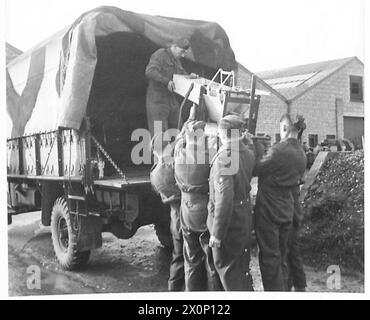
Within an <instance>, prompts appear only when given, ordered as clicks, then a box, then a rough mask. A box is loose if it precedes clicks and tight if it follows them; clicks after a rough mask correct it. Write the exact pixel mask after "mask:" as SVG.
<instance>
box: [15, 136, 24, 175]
mask: <svg viewBox="0 0 370 320" xmlns="http://www.w3.org/2000/svg"><path fill="white" fill-rule="evenodd" d="M17 140H18V157H19V162H18V163H19V170H18V171H19V174H24V170H23V140H22V138H18V139H17Z"/></svg>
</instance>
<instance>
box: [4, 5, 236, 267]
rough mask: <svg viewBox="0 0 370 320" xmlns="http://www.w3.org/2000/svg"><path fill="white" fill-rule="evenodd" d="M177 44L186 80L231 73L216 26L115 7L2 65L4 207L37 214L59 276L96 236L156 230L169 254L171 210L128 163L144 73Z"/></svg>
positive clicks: (96, 243)
mask: <svg viewBox="0 0 370 320" xmlns="http://www.w3.org/2000/svg"><path fill="white" fill-rule="evenodd" d="M178 37H186V38H188V39H189V40H190V43H191V51H190V52H189V53H188V55H187V56H186V57H185V59H184V60H183V61H182V63H183V65H184V67H185V69H186V70H187V71H188V72H189V73H191V72H194V73H196V74H198V75H200V76H203V77H206V78H211V77H212V76H213V75H214V74H215V72H216V71H217V70H218V69H219V68H222V69H225V70H232V69H233V68H234V66H235V58H234V53H233V51H232V49H231V47H230V44H229V40H228V37H227V35H226V33H225V31H224V30H223V29H222V28H221V27H220V26H219V25H218V24H216V23H211V22H204V21H192V20H185V19H177V18H167V17H161V16H149V15H144V14H137V13H133V12H128V11H124V10H121V9H118V8H115V7H100V8H97V9H94V10H91V11H89V12H86V13H84V14H83V15H81V16H80V17H79V18H78V19H77V20H76V21H75V22H74V23H73V24H72V25H70V26H68V27H67V28H65V29H63V30H61V31H59V32H58V33H57V34H55V35H54V36H52V37H51V38H49V39H46V40H45V41H43V42H42V43H40V44H38V45H37V46H35V47H34V48H32V49H31V50H29V51H26V52H25V53H23V54H22V55H20V56H19V57H17V58H16V59H14V60H12V61H11V62H10V63H8V65H7V66H6V76H7V116H8V119H7V128H8V139H7V181H8V208H9V210H11V211H10V212H12V213H13V214H16V213H20V212H29V211H35V210H41V223H42V224H43V225H44V226H51V234H52V243H53V247H54V251H55V255H56V258H57V260H58V262H59V263H60V265H61V266H62V267H63V268H65V269H69V270H72V269H76V268H79V267H82V266H84V265H85V264H86V263H87V262H88V259H89V255H90V251H91V250H92V249H95V248H98V247H100V246H101V245H102V232H111V233H113V234H114V235H115V236H116V237H118V238H120V239H127V238H130V237H132V236H133V235H134V234H135V232H136V231H137V229H138V228H139V227H141V226H143V225H148V224H154V225H155V229H156V232H157V235H158V238H159V240H160V242H161V243H162V244H163V245H166V246H171V237H170V233H169V209H168V207H167V206H165V205H163V204H162V203H161V201H160V198H159V196H157V195H156V194H155V193H154V192H153V191H152V188H151V185H150V179H149V174H150V168H151V165H150V164H148V163H144V164H141V163H135V162H133V160H132V158H131V155H132V152H133V149H134V148H135V146H137V144H138V143H139V142H140V141H133V136H132V134H133V132H134V131H135V130H136V129H139V128H147V119H146V109H145V95H146V88H147V80H146V78H145V67H146V65H147V63H148V61H149V59H150V56H151V54H152V53H153V52H154V51H155V50H157V49H158V48H160V47H166V46H169V44H170V43H171V42H172V41H173V40H174V39H175V38H178ZM179 98H180V97H179ZM180 101H181V99H180ZM184 117H187V115H186V112H185V113H184Z"/></svg>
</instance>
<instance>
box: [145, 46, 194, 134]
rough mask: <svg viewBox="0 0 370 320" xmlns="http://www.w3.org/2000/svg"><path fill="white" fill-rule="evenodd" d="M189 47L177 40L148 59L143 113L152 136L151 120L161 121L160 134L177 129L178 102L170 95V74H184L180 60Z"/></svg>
mask: <svg viewBox="0 0 370 320" xmlns="http://www.w3.org/2000/svg"><path fill="white" fill-rule="evenodd" d="M189 48H190V43H189V41H188V40H187V39H178V40H176V41H174V42H173V43H172V45H171V46H170V47H169V48H166V49H164V48H161V49H158V50H157V51H156V52H154V53H153V55H152V56H151V58H150V61H149V63H148V65H147V67H146V70H145V75H146V77H147V78H148V80H149V86H148V90H147V94H146V112H147V119H148V128H149V131H150V133H151V134H152V136H153V134H154V121H161V122H162V132H165V131H166V130H167V129H169V128H177V123H178V119H179V111H180V110H179V108H180V105H179V102H178V101H177V98H176V95H175V93H174V90H175V84H174V82H173V81H172V78H173V75H174V74H187V72H186V71H185V69H184V68H183V67H182V65H181V62H180V58H181V57H184V55H185V53H186V51H187V50H188V49H189Z"/></svg>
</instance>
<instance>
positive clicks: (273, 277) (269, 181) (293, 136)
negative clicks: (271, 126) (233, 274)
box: [253, 114, 306, 291]
mask: <svg viewBox="0 0 370 320" xmlns="http://www.w3.org/2000/svg"><path fill="white" fill-rule="evenodd" d="M280 135H281V138H282V140H281V141H280V142H279V143H277V144H275V145H273V146H272V147H271V149H270V150H269V151H268V153H267V154H266V155H265V156H264V157H263V158H262V159H261V160H260V161H258V162H257V163H256V166H255V168H254V171H253V173H254V175H256V176H258V192H257V199H256V206H255V230H256V238H257V242H258V246H259V249H260V253H259V264H260V269H261V276H262V282H263V287H264V290H265V291H286V290H287V289H288V288H287V265H286V254H287V241H288V235H289V231H290V228H291V224H292V221H293V213H294V199H293V194H292V191H293V189H294V188H297V186H298V183H299V180H300V179H301V178H302V177H303V174H304V172H305V168H306V155H305V153H304V151H303V149H302V146H301V145H300V143H299V142H298V140H297V137H298V131H297V129H296V128H295V127H294V125H293V122H292V120H291V117H290V115H289V114H285V115H283V116H282V118H281V119H280Z"/></svg>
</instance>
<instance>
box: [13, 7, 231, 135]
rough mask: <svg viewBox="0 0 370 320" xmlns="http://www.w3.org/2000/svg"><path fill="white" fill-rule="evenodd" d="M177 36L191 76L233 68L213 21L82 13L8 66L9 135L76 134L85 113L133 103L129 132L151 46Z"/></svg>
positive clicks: (140, 117)
mask: <svg viewBox="0 0 370 320" xmlns="http://www.w3.org/2000/svg"><path fill="white" fill-rule="evenodd" d="M179 37H186V38H188V39H189V41H190V43H191V50H190V52H189V54H188V55H187V57H186V59H185V61H184V63H185V64H186V65H185V67H187V70H188V71H193V70H194V71H196V70H197V69H195V68H193V70H192V66H193V67H194V66H195V65H197V66H202V67H204V70H212V72H214V71H216V70H217V69H218V68H223V69H225V70H231V69H233V68H234V65H235V58H234V53H233V51H232V49H231V47H230V44H229V40H228V37H227V35H226V33H225V31H224V30H223V29H222V28H221V27H220V26H219V25H218V24H217V23H212V22H204V21H193V20H185V19H177V18H168V17H161V16H150V15H144V14H137V13H133V12H129V11H124V10H121V9H118V8H115V7H99V8H97V9H94V10H91V11H89V12H86V13H84V14H83V15H81V16H80V17H79V18H78V19H77V20H76V21H75V22H74V23H73V24H72V25H71V26H69V27H67V28H65V29H63V30H61V31H60V32H58V33H57V34H55V35H54V36H52V37H51V38H49V39H47V40H45V41H44V42H42V43H40V44H38V45H37V46H35V47H34V48H33V49H31V50H29V51H27V52H25V53H23V54H22V55H20V56H19V57H17V58H15V59H14V60H12V61H11V62H10V63H9V64H8V65H7V67H6V77H7V84H6V90H7V114H8V123H9V124H8V137H9V138H10V137H12V138H14V137H19V136H23V135H29V134H34V133H38V132H44V131H51V130H56V129H57V128H59V127H64V128H71V129H75V130H79V128H80V126H81V123H82V120H83V117H84V116H85V114H86V112H87V111H88V110H89V108H90V109H91V110H95V111H96V110H98V111H99V110H100V113H99V112H98V114H100V115H101V114H106V113H109V112H111V111H112V110H116V109H115V108H118V105H119V107H120V108H121V109H122V108H123V109H124V108H126V106H128V105H131V107H130V108H131V109H132V110H131V111H130V110H127V112H126V113H123V116H122V117H123V118H122V119H124V118H127V117H130V116H134V117H136V118H137V119H136V120H137V122H136V124H135V125H132V128H131V129H133V128H134V127H135V126H136V127H138V125H139V123H140V124H141V125H144V123H145V122H146V120H145V119H144V118H145V90H146V86H147V82H146V79H145V67H146V64H147V63H148V61H149V58H150V56H151V54H152V53H153V52H154V51H155V50H156V49H158V48H159V47H167V46H169V45H170V44H171V42H172V41H173V40H174V39H176V38H179ZM198 71H199V69H198ZM123 97H125V98H123ZM127 97H131V98H127ZM130 99H131V100H130ZM114 105H117V106H116V107H114ZM138 108H139V109H140V110H141V111H140V112H141V113H140V112H138V111H137V110H138ZM100 115H99V116H97V118H99V117H100ZM110 119H113V118H110ZM117 119H119V118H117ZM136 120H133V122H135V121H136ZM110 121H111V120H110ZM127 123H128V124H129V123H130V121H127ZM121 126H122V124H121ZM102 138H104V137H103V136H102Z"/></svg>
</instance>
